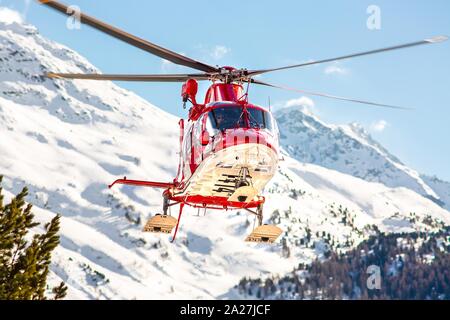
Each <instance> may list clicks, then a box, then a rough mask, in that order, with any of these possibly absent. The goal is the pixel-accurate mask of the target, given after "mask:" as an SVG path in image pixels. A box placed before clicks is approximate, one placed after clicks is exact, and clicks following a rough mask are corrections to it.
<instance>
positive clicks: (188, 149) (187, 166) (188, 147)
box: [182, 121, 193, 180]
mask: <svg viewBox="0 0 450 320" xmlns="http://www.w3.org/2000/svg"><path fill="white" fill-rule="evenodd" d="M192 129H193V123H192V122H191V121H189V122H188V124H187V126H186V130H185V133H184V141H183V153H182V154H183V177H184V179H185V180H187V179H189V178H190V177H191V175H192V173H193V170H192V169H191V163H192V159H191V154H192Z"/></svg>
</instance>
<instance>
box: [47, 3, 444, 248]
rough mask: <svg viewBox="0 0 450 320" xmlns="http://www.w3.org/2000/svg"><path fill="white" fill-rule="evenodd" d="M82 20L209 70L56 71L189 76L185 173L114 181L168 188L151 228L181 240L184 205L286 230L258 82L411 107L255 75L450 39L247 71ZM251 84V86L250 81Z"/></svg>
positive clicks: (258, 236)
mask: <svg viewBox="0 0 450 320" xmlns="http://www.w3.org/2000/svg"><path fill="white" fill-rule="evenodd" d="M39 2H40V3H42V4H44V5H46V6H48V7H51V8H53V9H55V10H57V11H59V12H61V13H63V14H66V15H69V16H70V15H71V14H72V13H73V11H72V10H71V9H70V8H69V7H67V6H66V5H64V4H62V3H60V2H58V1H53V0H39ZM77 18H79V20H80V22H81V23H84V24H87V25H89V26H91V27H93V28H95V29H97V30H100V31H103V32H104V33H106V34H109V35H110V36H112V37H114V38H117V39H119V40H122V41H124V42H126V43H128V44H130V45H132V46H135V47H137V48H139V49H142V50H144V51H147V52H149V53H151V54H154V55H156V56H158V57H160V58H163V59H166V60H168V61H170V62H173V63H175V64H178V65H182V66H186V67H190V68H193V69H196V70H199V71H202V73H192V74H149V75H117V74H112V75H106V74H61V73H48V74H47V75H46V76H47V77H49V78H55V79H84V80H113V81H144V82H184V84H183V86H182V91H181V96H182V99H183V102H184V105H185V104H186V103H187V102H188V101H189V102H190V103H191V104H192V107H191V108H190V110H189V116H188V119H187V120H186V121H185V120H184V119H181V120H180V121H179V127H180V159H179V166H178V173H177V175H176V177H175V178H174V179H173V181H172V182H155V181H142V180H130V179H127V178H126V177H125V178H124V179H118V180H116V181H114V182H113V183H112V184H111V185H109V187H110V188H111V187H112V186H113V185H115V184H127V185H134V186H145V187H154V188H161V189H164V191H163V193H162V196H163V210H162V211H163V212H162V214H157V215H155V216H153V217H151V218H150V219H149V221H148V222H147V223H146V225H145V227H144V231H150V232H164V233H172V230H173V228H175V232H174V235H173V238H172V240H171V241H174V240H175V237H176V234H177V231H178V226H179V223H180V219H181V215H182V213H183V207H184V206H185V205H189V206H192V207H195V208H203V209H205V210H206V209H219V210H228V209H245V210H247V211H249V212H251V213H252V214H254V215H255V216H256V217H257V220H258V227H256V228H255V229H254V230H253V232H252V233H251V234H250V235H249V236H248V237H247V238H246V241H252V242H269V243H272V242H274V241H275V240H276V239H277V238H278V237H279V236H280V235H281V233H282V230H281V229H280V228H278V227H277V226H274V225H267V224H263V204H264V202H265V198H264V197H263V196H261V195H260V193H261V192H262V190H263V188H264V187H265V185H266V184H267V183H268V182H269V181H270V180H271V178H272V177H273V176H274V174H275V172H276V169H277V166H278V157H279V144H278V138H279V132H278V128H277V124H276V121H275V119H274V118H273V116H272V114H271V112H270V110H267V109H265V108H263V107H260V106H257V105H254V104H252V103H250V102H249V99H248V87H249V85H250V84H258V85H264V86H268V87H274V88H280V89H287V90H292V91H296V92H300V93H303V94H306V95H313V96H322V97H327V98H333V99H339V100H344V101H351V102H356V103H362V104H368V105H373V106H380V107H388V108H395V109H407V108H403V107H398V106H392V105H386V104H380V103H374V102H368V101H362V100H357V99H349V98H344V97H338V96H333V95H328V94H323V93H318V92H309V91H304V90H299V89H295V88H289V87H282V86H277V85H273V84H270V83H266V82H263V81H260V80H258V79H255V76H257V75H260V74H263V73H268V72H272V71H278V70H285V69H290V68H299V67H304V66H309V65H314V64H320V63H326V62H332V61H338V60H343V59H349V58H353V57H359V56H364V55H370V54H375V53H380V52H385V51H390V50H396V49H402V48H408V47H413V46H418V45H424V44H431V43H437V42H442V41H445V40H447V37H445V36H438V37H433V38H430V39H425V40H422V41H417V42H413V43H408V44H403V45H398V46H393V47H388V48H383V49H377V50H371V51H366V52H361V53H356V54H350V55H345V56H340V57H336V58H331V59H324V60H318V61H311V62H307V63H302V64H296V65H290V66H284V67H279V68H271V69H262V70H247V69H243V68H242V69H236V68H233V67H227V66H226V67H218V66H211V65H208V64H205V63H202V62H200V61H196V60H194V59H191V58H188V57H186V56H184V55H180V54H178V53H176V52H173V51H170V50H168V49H165V48H163V47H161V46H158V45H156V44H154V43H151V42H149V41H146V40H144V39H141V38H138V37H136V36H134V35H131V34H129V33H126V32H124V31H122V30H120V29H118V28H116V27H113V26H111V25H108V24H106V23H104V22H102V21H99V20H97V19H95V18H93V17H90V16H88V15H86V14H83V13H81V12H78V13H77ZM205 80H209V81H212V85H211V86H210V87H209V89H208V90H207V92H206V97H205V100H204V103H198V102H197V100H196V95H197V90H198V85H197V81H205ZM244 85H246V86H247V88H244ZM176 204H179V205H180V207H179V214H178V219H175V218H174V217H172V216H170V214H169V210H168V209H169V207H171V206H174V205H176Z"/></svg>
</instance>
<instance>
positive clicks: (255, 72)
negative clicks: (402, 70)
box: [248, 36, 448, 77]
mask: <svg viewBox="0 0 450 320" xmlns="http://www.w3.org/2000/svg"><path fill="white" fill-rule="evenodd" d="M447 40H448V37H447V36H436V37H433V38H429V39H424V40H421V41H417V42H412V43H407V44H402V45H398V46H393V47H387V48H382V49H376V50H371V51H365V52H360V53H354V54H349V55H345V56H341V57H337V58H331V59H324V60H317V61H310V62H305V63H300V64H294V65H290V66H285V67H280V68H272V69H262V70H250V71H248V75H249V76H250V77H252V76H255V75H258V74H263V73H267V72H272V71H278V70H285V69H291V68H300V67H305V66H310V65H314V64H320V63H326V62H333V61H339V60H344V59H350V58H355V57H360V56H366V55H371V54H375V53H381V52H386V51H393V50H398V49H405V48H410V47H415V46H420V45H425V44H433V43H440V42H444V41H447Z"/></svg>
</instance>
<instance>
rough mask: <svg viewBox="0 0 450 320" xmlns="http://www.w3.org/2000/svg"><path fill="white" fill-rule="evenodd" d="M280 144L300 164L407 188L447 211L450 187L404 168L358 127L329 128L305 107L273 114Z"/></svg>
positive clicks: (294, 107) (331, 126)
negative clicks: (309, 164)
mask: <svg viewBox="0 0 450 320" xmlns="http://www.w3.org/2000/svg"><path fill="white" fill-rule="evenodd" d="M276 118H277V121H278V124H279V127H280V132H281V143H282V145H283V146H284V148H285V149H286V150H287V151H288V152H289V154H290V155H291V156H292V157H294V158H295V159H297V160H298V161H300V162H307V163H314V164H317V165H320V166H323V167H326V168H330V169H333V170H337V171H340V172H343V173H347V174H350V175H352V176H355V177H359V178H362V179H364V180H366V181H375V182H380V183H383V184H384V185H386V186H389V187H406V188H408V189H411V190H414V191H416V192H417V193H419V194H422V195H424V196H426V197H428V198H430V199H431V200H433V201H435V202H436V203H438V204H440V205H441V206H445V208H446V209H450V198H449V194H450V184H449V183H445V182H443V181H438V180H437V179H432V178H429V177H426V176H423V175H420V174H419V173H418V172H417V171H415V170H413V169H411V168H409V167H407V166H406V165H404V164H403V163H402V162H401V161H400V160H399V159H398V158H396V157H395V156H393V155H392V154H391V153H389V151H387V150H386V149H385V148H383V146H381V145H380V144H379V143H378V142H376V141H375V140H373V139H372V137H371V136H370V135H369V133H368V132H367V131H366V130H365V129H364V128H363V127H361V126H360V125H358V124H356V123H352V124H350V125H330V124H326V123H324V122H323V121H321V120H319V119H318V118H317V117H316V116H314V114H312V113H311V112H310V111H309V109H308V108H307V107H305V106H291V107H289V108H284V109H281V110H279V111H278V112H276Z"/></svg>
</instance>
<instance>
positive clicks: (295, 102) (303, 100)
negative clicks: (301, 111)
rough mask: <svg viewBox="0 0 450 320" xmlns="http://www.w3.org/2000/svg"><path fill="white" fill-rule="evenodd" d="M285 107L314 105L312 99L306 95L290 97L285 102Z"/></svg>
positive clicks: (310, 106) (311, 106)
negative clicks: (296, 97)
mask: <svg viewBox="0 0 450 320" xmlns="http://www.w3.org/2000/svg"><path fill="white" fill-rule="evenodd" d="M286 107H309V108H313V107H314V101H312V100H311V99H310V98H308V97H300V98H298V99H291V100H288V101H287V102H286Z"/></svg>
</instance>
